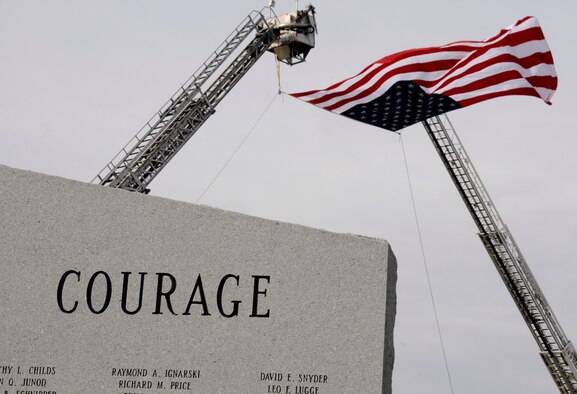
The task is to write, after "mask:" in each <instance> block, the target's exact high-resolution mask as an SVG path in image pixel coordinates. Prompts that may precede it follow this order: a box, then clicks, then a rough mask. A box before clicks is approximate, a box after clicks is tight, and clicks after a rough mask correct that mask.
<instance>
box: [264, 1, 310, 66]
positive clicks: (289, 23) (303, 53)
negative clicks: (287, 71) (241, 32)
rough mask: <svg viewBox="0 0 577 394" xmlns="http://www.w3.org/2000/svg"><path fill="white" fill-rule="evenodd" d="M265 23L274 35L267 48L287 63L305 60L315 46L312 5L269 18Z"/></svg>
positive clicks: (291, 63)
mask: <svg viewBox="0 0 577 394" xmlns="http://www.w3.org/2000/svg"><path fill="white" fill-rule="evenodd" d="M266 24H267V25H268V29H272V30H273V32H274V33H275V37H276V38H275V39H274V41H273V42H272V43H271V45H270V47H269V49H268V50H269V51H270V52H272V53H274V54H275V55H276V57H277V59H278V60H279V61H281V62H283V63H286V64H289V65H293V64H298V63H301V62H304V61H305V59H306V57H307V55H308V53H309V51H310V50H311V49H312V48H314V46H315V33H316V31H317V24H316V21H315V8H314V7H313V6H312V5H309V6H308V7H307V8H306V9H305V10H297V11H293V12H289V13H288V14H284V15H280V16H277V17H274V18H270V19H268V20H267V21H266ZM263 27H264V26H263ZM265 29H266V27H265Z"/></svg>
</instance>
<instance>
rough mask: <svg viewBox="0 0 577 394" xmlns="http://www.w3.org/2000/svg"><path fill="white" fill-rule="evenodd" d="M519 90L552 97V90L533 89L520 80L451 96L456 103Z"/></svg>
mask: <svg viewBox="0 0 577 394" xmlns="http://www.w3.org/2000/svg"><path fill="white" fill-rule="evenodd" d="M518 88H531V89H535V90H537V93H539V94H540V95H541V97H543V96H545V97H546V96H547V94H548V93H549V94H550V95H552V92H553V91H551V90H549V89H545V88H535V87H533V86H532V85H531V84H530V83H529V82H528V81H527V80H526V79H523V78H519V79H511V80H509V81H505V82H503V83H500V84H496V85H491V86H487V87H486V88H484V89H479V90H475V91H473V92H465V93H461V94H456V95H454V96H451V98H452V99H453V100H455V101H461V100H467V99H471V98H476V97H479V96H482V95H484V94H488V93H496V92H506V91H507V90H512V89H518Z"/></svg>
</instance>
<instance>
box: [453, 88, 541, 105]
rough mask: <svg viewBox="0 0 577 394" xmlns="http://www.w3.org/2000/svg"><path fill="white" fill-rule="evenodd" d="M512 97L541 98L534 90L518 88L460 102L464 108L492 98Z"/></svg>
mask: <svg viewBox="0 0 577 394" xmlns="http://www.w3.org/2000/svg"><path fill="white" fill-rule="evenodd" d="M510 95H521V96H532V97H537V98H539V97H540V96H539V93H537V91H535V89H532V88H517V89H510V90H505V91H503V92H491V93H487V94H483V95H480V96H477V97H473V98H470V99H466V100H462V101H460V102H459V104H461V105H462V106H463V107H466V106H468V105H472V104H477V103H480V102H481V101H485V100H489V99H492V98H497V97H503V96H510Z"/></svg>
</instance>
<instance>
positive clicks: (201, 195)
mask: <svg viewBox="0 0 577 394" xmlns="http://www.w3.org/2000/svg"><path fill="white" fill-rule="evenodd" d="M278 96H279V94H278V93H275V95H274V96H273V98H272V100H271V101H270V102H269V103H268V105H267V106H266V108H265V109H264V111H263V112H262V113H261V114H260V116H259V117H258V119H257V120H256V122H255V123H254V124H253V125H252V127H251V128H250V129H249V130H248V132H247V133H246V135H245V136H244V138H243V139H242V140H241V141H240V143H239V144H238V146H237V147H236V149H235V150H234V151H233V152H232V153H231V155H230V156H229V158H228V159H227V160H226V162H225V163H224V164H223V165H222V167H221V168H220V170H219V171H218V172H217V173H216V175H215V176H214V178H212V180H211V181H210V183H209V184H208V186H207V187H206V188H205V189H204V191H203V192H202V193H201V194H200V197H198V199H197V200H196V203H197V204H198V203H199V202H200V200H202V198H203V197H204V195H205V194H206V192H208V190H209V189H210V188H211V187H212V185H213V183H214V182H215V181H216V179H217V178H218V177H219V176H220V174H222V172H223V171H224V169H225V168H226V166H227V165H228V164H229V163H230V162H231V160H232V159H233V157H234V156H235V155H236V154H237V153H238V151H239V150H240V148H242V146H243V145H244V143H245V142H246V140H247V139H248V137H250V135H251V134H252V132H253V131H254V129H256V126H258V124H259V123H260V121H261V120H262V118H263V117H264V115H265V114H266V113H267V112H268V110H269V108H270V107H271V105H272V103H274V101H275V100H276V98H277V97H278Z"/></svg>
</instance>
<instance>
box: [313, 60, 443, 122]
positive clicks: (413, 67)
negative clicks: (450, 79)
mask: <svg viewBox="0 0 577 394" xmlns="http://www.w3.org/2000/svg"><path fill="white" fill-rule="evenodd" d="M452 64H454V61H453V60H438V61H435V62H428V63H418V64H417V63H415V64H408V65H406V66H403V67H399V68H397V69H394V70H392V71H389V72H388V73H385V74H384V75H382V76H381V77H380V78H379V79H378V80H377V81H376V82H374V83H372V84H371V85H370V86H368V87H367V88H365V89H363V90H361V91H360V92H359V93H358V94H356V95H355V96H351V97H347V98H344V99H343V100H341V101H339V102H337V103H335V104H332V105H330V106H328V107H326V108H325V109H327V110H329V111H332V110H334V109H336V108H339V107H341V106H343V105H345V104H348V103H350V102H352V101H356V100H359V99H362V98H363V97H366V96H368V95H369V94H371V93H374V92H375V91H376V90H377V89H379V88H380V87H381V85H383V83H385V82H386V81H388V80H389V79H391V78H393V77H394V76H395V75H398V74H405V73H411V72H421V71H423V72H434V71H439V70H446V69H447V67H450V66H451V65H452ZM362 85H363V84H359V86H362ZM352 91H354V89H347V90H346V91H345V92H336V93H334V94H328V95H326V96H324V97H322V98H319V99H316V100H310V101H309V103H311V104H317V103H320V102H324V101H327V100H325V98H326V97H327V96H331V98H334V97H338V96H341V95H345V94H348V93H351V92H352Z"/></svg>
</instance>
